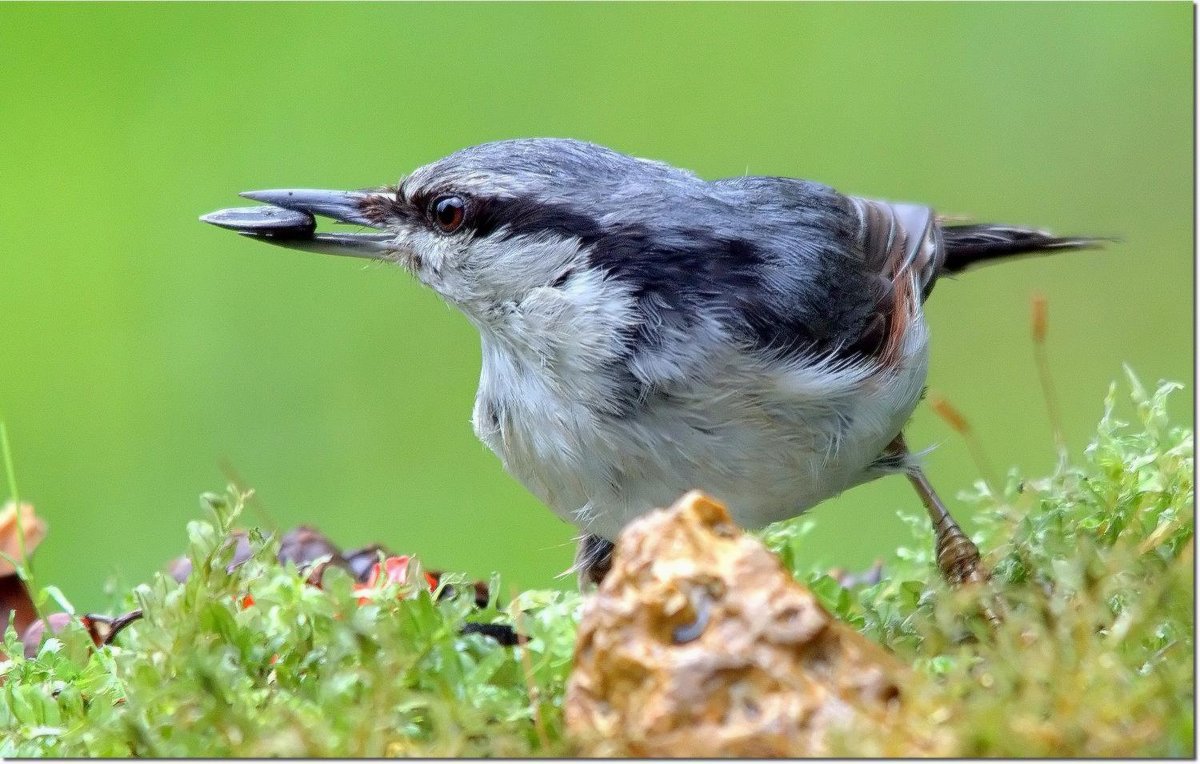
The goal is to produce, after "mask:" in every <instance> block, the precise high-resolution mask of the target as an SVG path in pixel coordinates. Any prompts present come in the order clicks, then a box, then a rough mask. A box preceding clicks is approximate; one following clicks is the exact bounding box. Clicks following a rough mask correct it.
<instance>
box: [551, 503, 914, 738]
mask: <svg viewBox="0 0 1200 764" xmlns="http://www.w3.org/2000/svg"><path fill="white" fill-rule="evenodd" d="M905 672H906V668H905V667H904V666H902V665H901V664H900V663H899V662H898V661H897V660H896V659H895V658H894V657H893V656H892V655H891V654H890V653H888V652H886V651H885V650H884V649H883V648H881V647H879V646H878V645H876V644H874V643H873V642H871V641H870V640H868V639H866V638H865V637H863V636H862V635H861V634H859V633H858V632H856V631H855V630H853V629H852V628H850V627H848V626H846V625H844V624H842V623H840V622H839V621H837V620H836V619H835V618H834V617H833V616H832V615H830V613H829V612H828V611H826V610H825V609H824V608H823V607H821V605H820V604H819V603H818V601H817V598H816V597H815V595H814V594H813V593H812V592H811V591H809V590H808V589H806V588H805V587H803V586H801V585H800V584H798V583H796V581H795V580H794V579H793V577H792V576H791V575H790V574H789V573H788V571H786V570H785V569H784V568H783V566H782V565H781V564H780V563H779V561H778V560H777V559H776V557H775V556H774V555H773V554H772V553H771V552H770V551H768V550H767V549H766V548H765V547H764V546H763V545H762V544H761V543H760V542H759V541H758V540H757V539H755V538H753V537H751V536H749V535H746V534H744V533H742V532H741V531H740V530H739V529H738V528H737V527H736V526H735V525H734V524H733V521H732V520H731V519H730V517H729V514H728V513H727V512H726V511H725V508H724V507H722V506H721V505H720V504H718V503H716V502H715V501H713V500H712V499H710V498H708V497H706V496H704V495H703V494H700V493H697V492H693V493H690V494H688V495H687V496H685V497H683V498H682V499H681V500H680V501H679V502H677V503H676V504H675V505H674V506H673V507H671V508H670V509H668V510H658V511H656V512H653V513H651V514H649V515H647V516H645V517H643V518H640V519H639V520H637V521H636V522H634V523H632V524H630V526H629V527H628V528H627V529H626V530H625V532H624V533H622V535H621V537H620V539H619V541H618V543H617V547H616V551H615V555H614V559H613V567H612V570H611V572H610V573H609V574H608V576H607V577H606V578H605V579H604V581H603V583H602V584H601V585H600V587H599V590H598V591H597V593H596V594H595V596H593V597H592V598H591V599H589V601H588V602H587V603H586V605H585V606H584V612H583V616H582V621H581V623H580V627H579V635H578V641H577V643H576V652H575V665H574V670H573V672H572V674H571V678H570V684H569V687H568V690H567V699H566V722H567V728H568V731H569V733H570V734H571V736H572V737H573V739H574V740H575V741H576V742H577V744H578V746H579V748H580V752H581V753H583V754H585V755H592V756H638V757H660V756H670V757H712V756H739V757H766V756H772V757H774V756H788V757H792V756H828V755H831V753H832V752H833V750H834V749H833V748H831V743H832V742H833V741H834V739H835V737H836V736H837V735H839V734H843V735H844V734H848V733H849V731H850V730H852V728H853V726H854V725H855V724H864V723H865V724H869V725H871V726H872V727H874V728H876V729H878V727H879V726H880V725H895V724H897V723H898V722H899V716H900V713H901V704H902V703H903V698H902V695H901V688H902V685H903V682H904V678H905ZM911 753H912V754H913V755H919V753H920V751H919V750H912V751H911Z"/></svg>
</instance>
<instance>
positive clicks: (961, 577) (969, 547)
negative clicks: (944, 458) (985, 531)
mask: <svg viewBox="0 0 1200 764" xmlns="http://www.w3.org/2000/svg"><path fill="white" fill-rule="evenodd" d="M887 454H888V456H891V457H898V458H900V459H901V460H902V461H903V463H904V474H905V476H907V477H908V482H910V483H912V486H913V489H914V490H916V492H917V495H918V496H920V497H921V503H922V504H924V505H925V511H926V512H928V513H929V519H930V521H931V522H932V523H933V532H934V538H935V542H936V544H937V547H936V549H937V563H938V569H940V570H941V571H942V576H943V577H945V579H946V581H947V582H949V583H950V584H954V585H957V584H964V583H968V582H970V583H980V582H983V581H986V580H987V579H988V578H989V573H988V570H987V568H985V567H984V566H983V561H982V559H981V558H980V556H979V547H977V546H975V542H974V541H971V539H970V537H968V536H967V534H966V533H964V532H963V529H962V528H960V527H959V525H958V523H957V522H955V521H954V518H953V517H951V516H950V510H948V509H946V505H945V504H944V503H943V502H942V499H941V497H939V496H938V495H937V492H936V491H934V490H933V486H932V485H930V484H929V478H927V477H925V472H924V471H923V470H922V469H921V467H920V466H919V465H917V464H914V463H912V462H911V461H910V460H909V459H908V456H909V450H908V446H907V445H906V444H905V442H904V434H903V433H901V434H900V435H897V436H896V439H895V440H893V441H892V442H891V444H890V445H889V446H888V450H887Z"/></svg>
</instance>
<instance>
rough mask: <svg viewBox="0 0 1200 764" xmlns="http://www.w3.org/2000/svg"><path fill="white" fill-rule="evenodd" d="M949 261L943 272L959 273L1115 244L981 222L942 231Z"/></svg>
mask: <svg viewBox="0 0 1200 764" xmlns="http://www.w3.org/2000/svg"><path fill="white" fill-rule="evenodd" d="M942 241H943V243H944V245H945V252H946V259H945V260H944V261H943V262H942V267H941V272H942V273H959V272H960V271H963V270H966V269H967V268H970V267H972V266H974V265H977V264H979V263H985V262H988V261H989V260H997V259H1000V258H1004V257H1014V256H1016V255H1033V254H1038V253H1043V254H1049V253H1052V252H1057V251H1060V250H1071V249H1095V248H1097V247H1102V246H1104V244H1105V243H1106V242H1111V241H1113V240H1112V239H1105V238H1099V237H1087V236H1054V235H1053V234H1050V233H1048V232H1046V231H1039V230H1037V229H1035V228H1017V227H1015V226H1008V225H997V224H993V223H980V224H976V225H949V226H943V228H942Z"/></svg>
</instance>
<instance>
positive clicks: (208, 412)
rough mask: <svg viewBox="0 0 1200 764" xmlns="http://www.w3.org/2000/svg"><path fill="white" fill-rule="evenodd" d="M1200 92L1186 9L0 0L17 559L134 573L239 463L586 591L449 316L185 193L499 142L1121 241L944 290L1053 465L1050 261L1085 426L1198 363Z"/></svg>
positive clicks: (965, 385)
mask: <svg viewBox="0 0 1200 764" xmlns="http://www.w3.org/2000/svg"><path fill="white" fill-rule="evenodd" d="M1192 84H1193V83H1192V7H1191V5H1189V4H1183V3H1180V4H1128V5H1126V4H1107V3H1106V4H1074V3H1072V4H1069V5H1056V4H1035V5H1020V4H1007V3H1005V4H995V5H990V4H970V5H958V4H931V5H916V4H903V5H888V4H863V5H836V4H819V5H786V4H769V5H742V4H738V5H723V4H722V5H718V4H709V5H679V4H665V5H654V6H647V5H570V6H567V5H544V4H538V5H477V4H455V5H436V6H435V5H407V4H401V5H391V4H305V5H278V4H253V5H241V4H221V5H210V4H181V5H170V6H167V5H154V4H131V5H94V6H92V5H90V6H86V7H85V6H81V5H57V4H56V5H4V6H2V7H0V99H2V100H0V114H2V121H0V125H2V127H0V135H2V136H3V141H2V142H0V177H2V179H3V182H2V183H0V235H2V236H3V243H2V245H0V247H2V249H0V364H3V366H2V371H0V417H2V418H3V419H4V420H5V421H6V422H7V423H8V426H9V430H10V434H11V439H12V444H13V449H14V457H15V461H16V467H17V474H18V482H19V485H20V489H21V494H22V496H23V497H25V498H28V499H29V500H31V501H33V502H35V504H36V506H37V508H38V510H39V511H40V512H41V513H42V514H44V515H45V517H47V518H48V519H49V522H50V525H51V530H50V535H49V537H48V539H47V541H46V542H45V543H44V544H43V546H42V547H41V548H40V550H39V551H38V555H37V569H38V573H39V578H40V579H41V580H42V582H54V583H57V584H59V585H60V586H61V587H62V588H63V589H64V590H65V591H66V592H67V593H68V595H69V596H71V597H72V598H73V599H74V600H75V601H76V603H77V604H78V605H80V606H83V607H97V606H100V605H101V604H103V603H105V602H107V601H108V598H107V597H106V596H105V595H104V594H103V591H104V587H105V585H106V582H108V583H110V584H118V585H120V586H128V585H130V584H133V583H136V582H138V581H140V580H143V579H144V578H145V577H146V576H148V574H149V573H150V572H151V571H152V570H154V569H156V568H159V567H161V566H162V565H163V563H164V562H165V561H166V560H167V559H168V558H170V557H172V556H174V555H175V554H178V553H179V552H180V551H181V550H182V549H183V547H184V544H185V533H184V525H185V522H186V521H187V520H189V519H191V518H194V517H197V516H198V515H199V509H198V505H197V500H196V497H197V495H198V494H200V493H201V492H202V491H205V490H214V489H215V490H219V489H221V488H222V487H223V486H224V485H225V483H226V479H225V477H224V475H223V474H222V470H221V468H220V466H219V465H220V464H221V463H222V461H223V460H228V462H229V463H230V464H232V465H233V467H234V468H235V469H236V470H237V472H238V473H240V474H241V475H242V476H243V477H244V478H245V480H246V481H247V482H248V483H249V484H251V485H253V486H254V487H255V488H256V489H257V491H258V495H259V497H260V498H261V500H262V503H263V505H264V506H265V507H266V508H267V509H268V510H269V512H270V514H271V516H272V517H273V518H274V520H275V521H276V522H277V523H278V524H279V525H281V526H283V527H291V526H292V525H294V524H296V523H299V522H310V523H314V524H317V525H319V526H320V527H321V528H323V529H325V530H326V531H327V532H329V533H330V534H331V535H332V536H333V537H334V538H335V540H337V541H338V542H339V543H341V544H343V545H347V546H352V545H358V544H363V543H367V542H370V541H383V542H385V543H387V544H389V545H391V546H393V547H394V548H396V549H397V550H401V551H414V552H418V553H419V554H420V555H421V556H422V557H423V558H424V559H425V560H426V561H427V563H428V564H431V565H433V566H435V567H445V568H450V569H459V570H464V571H467V572H470V573H472V574H475V575H479V576H485V575H487V574H488V573H489V572H491V571H493V570H498V571H501V572H502V573H503V574H504V575H505V580H506V588H507V586H509V585H511V586H514V587H521V588H526V587H534V586H572V585H573V581H570V580H563V579H559V580H555V578H554V576H555V574H556V573H558V572H559V571H561V570H563V569H564V568H565V567H566V566H567V565H568V564H569V561H570V558H571V555H572V545H571V543H570V537H571V536H572V531H571V529H570V528H568V527H567V526H566V525H564V524H562V523H561V522H559V521H558V520H557V519H555V518H554V517H552V516H551V514H550V513H549V512H548V511H546V510H545V509H543V508H542V507H540V506H539V505H538V504H537V502H536V501H535V500H534V499H533V498H532V497H531V496H529V495H528V494H527V493H526V492H525V491H524V490H523V489H522V488H520V487H519V486H518V485H517V484H516V483H515V482H514V481H513V480H511V479H509V478H508V477H507V476H506V475H505V474H504V473H503V471H502V470H501V468H500V465H499V463H498V461H497V460H496V459H495V458H494V457H493V456H492V455H491V454H490V453H489V452H487V451H486V450H485V449H484V448H483V446H481V445H480V444H479V443H478V442H477V441H476V440H475V438H474V436H473V434H472V432H471V428H470V425H469V417H470V410H471V402H472V398H473V394H474V389H475V383H476V379H477V375H478V370H479V358H478V340H477V338H476V336H475V334H474V331H473V330H472V329H471V327H470V326H469V325H468V324H467V322H466V321H465V320H464V319H463V318H462V317H461V316H459V315H458V314H457V313H455V312H454V311H453V310H451V309H450V308H447V307H445V306H444V305H443V304H442V303H440V302H439V301H438V299H437V298H436V297H435V296H434V295H433V294H432V293H427V292H425V291H423V290H422V289H421V288H419V287H418V286H417V285H416V284H415V283H414V282H413V281H411V280H410V279H409V278H408V277H406V276H405V275H404V274H403V273H401V272H400V271H398V270H393V269H389V268H387V267H381V266H378V265H375V266H364V265H362V264H361V263H360V262H358V261H351V260H345V259H338V258H322V257H320V256H316V255H304V254H298V253H289V252H286V251H283V250H278V249H274V248H270V247H264V246H262V245H260V244H256V243H253V242H249V241H243V240H240V239H239V238H238V237H236V236H232V235H230V234H228V233H226V232H222V231H219V230H217V229H214V228H211V227H209V226H205V225H202V224H200V223H199V222H197V220H196V216H197V215H199V214H201V213H203V212H207V211H210V210H213V209H216V208H219V207H227V206H234V205H236V204H238V203H240V200H239V199H238V198H237V197H236V196H235V193H236V192H238V191H241V190H244V189H254V188H271V187H278V186H311V187H326V188H356V187H363V186H370V185H377V184H382V183H389V182H394V181H395V180H396V179H397V178H399V177H400V176H401V175H402V174H404V173H406V172H408V171H410V170H411V169H413V168H415V167H417V166H419V165H421V164H424V163H426V162H429V161H432V160H434V159H436V158H439V157H441V156H443V155H445V154H447V153H450V152H452V151H454V150H456V149H458V148H461V147H463V146H466V145H469V144H475V143H480V142H483V141H490V140H496V139H500V138H509V137H516V136H535V135H549V136H571V137H576V138H582V139H587V140H592V141H597V142H600V143H604V144H607V145H610V146H613V147H614V148H617V149H620V150H623V151H626V152H629V153H633V154H637V155H642V156H648V157H654V158H658V159H663V160H666V161H669V162H672V163H675V164H678V165H682V166H684V167H688V168H691V169H693V170H695V171H697V172H698V173H700V174H701V175H703V176H705V177H712V178H716V177H722V176H729V175H740V174H744V173H747V172H749V173H751V174H774V175H793V176H800V177H808V178H813V179H816V180H820V181H823V182H826V183H829V184H831V185H834V186H836V187H838V188H839V189H841V190H844V191H847V192H855V193H861V194H867V195H874V196H880V197H886V198H894V199H900V200H912V201H921V202H927V203H930V204H932V205H934V206H935V207H936V208H937V209H939V210H940V211H943V212H947V213H951V212H953V213H967V214H972V215H976V216H978V217H979V218H982V219H986V220H994V221H1004V222H1012V223H1025V224H1035V225H1044V226H1047V227H1051V228H1053V229H1054V230H1056V231H1060V232H1063V233H1090V234H1119V235H1120V236H1122V237H1123V242H1122V243H1121V244H1120V245H1117V246H1113V247H1111V248H1110V249H1108V250H1107V251H1104V252H1100V253H1081V254H1071V255H1062V256H1059V257H1055V258H1045V259H1028V260H1024V261H1019V262H1014V263H1009V264H1006V265H1003V266H998V267H994V268H990V269H984V270H980V271H978V272H974V273H971V274H969V275H967V276H964V277H963V278H962V279H961V280H958V281H956V282H952V283H944V284H942V285H940V286H939V288H938V289H937V290H936V292H935V294H934V297H933V299H932V301H931V303H930V305H929V314H930V320H931V322H932V327H933V337H934V355H933V362H932V369H931V373H930V379H929V384H930V389H931V391H933V392H936V393H939V394H941V395H944V396H945V397H947V398H948V399H949V400H951V401H952V402H953V403H954V404H955V405H957V407H958V408H960V409H961V410H962V411H963V412H964V413H965V414H966V415H967V416H968V417H969V418H970V420H971V422H972V423H973V425H974V427H975V430H976V431H977V432H978V434H979V436H980V437H981V438H982V440H983V443H984V447H985V448H986V450H987V452H988V454H989V457H990V459H991V460H992V461H993V462H994V463H996V464H997V465H999V466H1002V467H1007V466H1008V465H1019V466H1020V467H1021V468H1023V469H1024V470H1027V471H1029V472H1031V473H1039V472H1041V471H1045V470H1049V469H1050V468H1051V467H1052V465H1053V463H1054V451H1053V442H1052V438H1051V432H1050V427H1049V424H1048V421H1047V417H1046V414H1045V407H1044V404H1043V400H1042V397H1041V393H1040V389H1039V387H1038V382H1037V378H1036V376H1035V369H1034V364H1033V356H1032V352H1031V344H1030V340H1029V320H1028V306H1029V299H1030V295H1031V293H1033V292H1034V291H1035V290H1040V291H1041V292H1043V293H1044V294H1045V295H1046V296H1047V297H1048V299H1049V305H1050V317H1051V323H1050V339H1049V349H1050V355H1051V363H1052V366H1053V370H1054V375H1055V379H1056V382H1057V385H1058V389H1059V392H1060V395H1061V398H1062V409H1063V418H1064V420H1065V425H1066V428H1065V429H1066V435H1067V438H1068V440H1069V442H1070V445H1071V447H1072V451H1073V452H1074V453H1076V454H1078V453H1079V452H1080V451H1081V450H1082V448H1083V446H1084V445H1085V443H1086V441H1087V439H1088V437H1089V434H1090V433H1091V432H1092V431H1093V428H1094V425H1095V422H1096V420H1097V419H1098V417H1099V414H1100V410H1101V400H1102V398H1103V395H1104V393H1105V390H1106V389H1107V386H1108V384H1109V382H1110V380H1113V379H1116V378H1118V377H1119V376H1120V374H1121V364H1122V363H1123V362H1128V363H1129V364H1131V365H1132V366H1133V367H1134V368H1135V369H1136V370H1137V371H1138V372H1139V373H1140V374H1141V375H1142V377H1143V378H1144V379H1145V380H1146V381H1147V382H1153V381H1154V380H1156V379H1158V378H1160V377H1168V378H1174V379H1180V380H1185V381H1189V383H1190V380H1191V374H1192V360H1193V336H1192V320H1191V305H1192V299H1193V281H1192V272H1193V271H1192V266H1193V259H1192V246H1193V242H1192V182H1193V179H1192V167H1193V162H1192V96H1191V93H1192ZM1191 389H1192V388H1191V386H1190V384H1189V387H1188V393H1187V395H1186V396H1180V399H1179V400H1178V401H1177V413H1178V416H1179V417H1181V418H1183V417H1187V418H1190V417H1191V416H1192V408H1191V405H1192V404H1191V403H1190V402H1189V400H1188V399H1190V395H1191ZM909 433H910V434H909V440H910V442H911V443H913V444H914V445H918V446H924V445H929V444H935V443H940V444H941V446H940V447H939V448H938V449H937V450H936V451H935V452H934V453H933V454H932V456H931V457H930V458H929V465H930V472H931V475H932V477H933V479H934V482H935V484H936V485H938V486H941V490H942V491H943V492H944V493H946V494H947V495H950V496H953V495H954V494H955V493H956V492H957V491H958V490H960V489H962V488H964V487H966V486H968V485H969V484H970V482H971V481H972V480H974V479H975V477H976V470H975V468H974V467H973V466H972V464H971V462H970V460H969V459H968V455H967V451H966V448H965V447H964V445H963V444H962V442H961V441H960V440H959V439H957V438H956V437H955V436H953V434H952V433H951V432H950V431H949V429H948V428H947V427H946V426H945V425H944V424H943V423H942V422H941V421H940V420H938V419H937V418H936V417H935V416H934V415H933V414H932V413H931V412H930V411H929V410H928V408H927V407H925V408H922V409H921V410H920V411H919V412H918V414H917V415H916V418H915V420H914V422H913V424H912V426H911V429H910V431H909ZM955 503H956V504H957V505H958V506H960V507H961V506H962V504H961V503H960V502H955ZM904 506H908V507H914V508H915V507H917V504H916V500H915V497H914V496H913V495H912V494H911V492H910V490H909V488H908V487H907V486H906V485H905V484H904V481H902V480H899V479H896V478H892V479H888V480H884V481H879V482H877V483H875V484H873V485H870V486H866V487H862V488H859V489H855V490H854V491H851V492H849V493H847V494H846V495H844V496H842V497H841V498H838V499H835V500H832V501H830V502H827V503H826V504H824V505H822V506H821V507H820V508H818V509H817V510H815V511H814V513H813V517H814V518H815V519H816V521H817V528H816V531H815V532H814V534H813V536H811V537H809V546H808V549H809V553H810V554H811V556H812V559H813V560H814V561H815V562H818V563H821V564H826V565H843V566H850V567H853V566H861V565H866V564H868V563H869V562H870V561H871V560H872V559H874V558H875V557H878V556H882V555H885V554H887V553H888V552H889V551H890V550H891V549H893V548H894V547H895V545H896V544H897V543H898V542H901V541H903V540H905V538H906V531H905V529H904V527H903V525H902V523H901V522H900V521H899V520H898V519H897V518H896V510H897V509H898V508H900V507H904ZM961 511H963V512H964V513H965V512H966V510H965V509H963V510H961ZM250 519H251V520H256V521H257V517H256V516H255V515H253V514H252V515H251V516H250ZM968 524H969V520H968Z"/></svg>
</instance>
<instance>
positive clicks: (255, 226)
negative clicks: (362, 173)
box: [200, 188, 396, 260]
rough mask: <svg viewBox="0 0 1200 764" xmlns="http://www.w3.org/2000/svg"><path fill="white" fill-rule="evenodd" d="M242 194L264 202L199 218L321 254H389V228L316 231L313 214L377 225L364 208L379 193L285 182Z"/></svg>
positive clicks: (383, 257) (391, 247) (392, 248)
mask: <svg viewBox="0 0 1200 764" xmlns="http://www.w3.org/2000/svg"><path fill="white" fill-rule="evenodd" d="M241 196H244V197H245V198H247V199H253V200H254V201H256V202H263V203H264V204H267V205H270V206H267V207H234V208H232V209H226V210H217V211H216V212H210V213H208V214H207V215H201V216H200V220H202V221H204V222H205V223H211V224H212V225H215V226H218V227H220V228H227V229H229V230H230V231H236V232H237V233H239V234H241V235H242V236H249V237H250V238H253V239H258V240H259V241H265V242H267V243H269V244H276V245H278V246H281V247H288V248H289V249H300V250H304V251H306V252H319V253H321V254H326V255H345V256H349V257H367V258H371V259H373V260H388V259H391V258H390V255H391V254H393V253H394V252H395V249H396V248H395V246H394V245H393V239H394V235H393V234H389V233H341V232H337V233H317V221H316V219H315V217H314V216H315V215H321V216H322V217H327V218H332V219H333V220H335V221H337V222H339V223H348V224H350V225H360V226H367V227H368V228H374V229H379V228H380V226H379V225H377V224H376V223H374V222H372V221H371V220H370V219H369V218H368V217H367V216H366V215H365V214H364V212H363V210H364V208H365V207H366V206H367V204H368V202H369V201H370V200H371V199H372V198H373V197H377V196H379V195H378V194H376V193H374V192H371V191H317V190H312V189H299V188H285V189H277V190H274V191H245V192H243V193H242V194H241Z"/></svg>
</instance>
